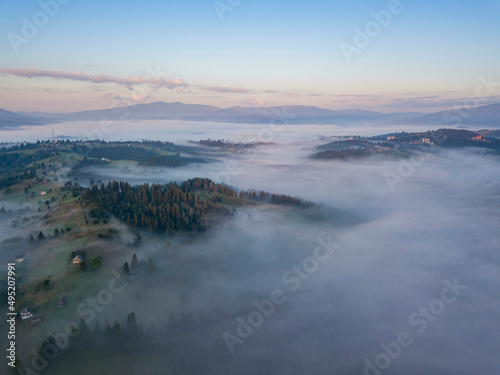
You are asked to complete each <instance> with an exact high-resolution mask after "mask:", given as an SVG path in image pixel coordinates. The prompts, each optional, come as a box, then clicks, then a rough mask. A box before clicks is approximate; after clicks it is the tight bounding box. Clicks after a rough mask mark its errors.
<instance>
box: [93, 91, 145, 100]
mask: <svg viewBox="0 0 500 375" xmlns="http://www.w3.org/2000/svg"><path fill="white" fill-rule="evenodd" d="M101 98H103V99H112V100H117V101H129V100H131V101H133V102H143V101H145V100H147V99H149V95H147V94H145V93H139V92H133V93H131V94H129V95H121V94H116V93H111V92H104V93H102V94H101Z"/></svg>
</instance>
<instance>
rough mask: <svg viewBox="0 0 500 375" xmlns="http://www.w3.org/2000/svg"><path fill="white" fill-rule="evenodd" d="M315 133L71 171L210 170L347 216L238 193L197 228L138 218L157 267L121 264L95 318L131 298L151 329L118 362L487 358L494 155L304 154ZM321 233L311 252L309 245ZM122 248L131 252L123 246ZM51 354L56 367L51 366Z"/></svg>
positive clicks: (472, 369)
mask: <svg viewBox="0 0 500 375" xmlns="http://www.w3.org/2000/svg"><path fill="white" fill-rule="evenodd" d="M384 130H385V129H378V132H379V133H375V132H376V131H377V130H376V129H370V131H369V133H372V134H373V133H374V134H380V133H383V131H384ZM284 133H286V130H284ZM205 135H206V134H203V136H202V137H201V138H207V137H205ZM215 135H216V136H217V134H215ZM320 135H322V134H319V133H318V129H314V131H313V132H309V133H307V135H306V136H304V135H302V136H300V137H298V136H296V137H292V136H290V135H287V136H283V137H281V135H280V137H281V138H277V139H273V140H272V141H273V143H272V144H268V145H260V146H257V147H255V148H254V149H251V150H250V153H249V154H246V155H245V154H234V155H233V154H228V153H225V152H222V151H213V150H205V152H207V155H208V154H209V155H211V157H215V158H216V159H218V160H219V162H217V163H209V164H194V165H188V166H186V167H181V168H152V167H148V168H144V167H138V166H136V167H134V166H131V167H129V168H128V169H125V170H124V169H117V168H112V167H109V168H105V169H102V168H101V169H85V170H83V171H82V176H84V178H83V179H82V184H85V183H87V182H88V180H89V179H90V178H94V179H101V180H103V181H107V180H113V179H116V180H126V181H129V182H130V183H132V184H137V183H142V182H150V183H151V182H160V183H166V182H170V181H182V180H185V179H187V178H191V177H210V178H212V179H214V180H215V181H217V182H225V183H228V184H229V185H231V186H234V187H236V188H238V189H244V190H247V189H258V190H265V191H269V192H273V193H283V194H288V195H292V196H298V197H301V198H304V199H306V200H310V201H312V202H316V203H320V204H325V205H328V206H331V207H335V208H339V209H342V210H345V211H346V212H347V213H349V214H353V215H355V216H356V217H357V218H359V221H358V222H357V223H356V224H350V225H340V224H339V223H338V221H331V220H326V219H325V220H313V219H311V218H310V217H307V216H304V215H303V213H301V212H300V211H296V210H292V209H290V208H285V207H273V206H269V205H258V206H248V207H245V206H244V207H238V208H236V212H235V213H234V215H233V216H232V217H231V218H229V219H227V220H225V221H224V222H222V223H219V224H218V225H217V227H216V228H213V229H212V230H210V231H208V232H206V233H204V234H203V235H201V236H200V237H197V238H188V237H186V236H180V235H179V236H171V235H168V236H160V237H159V236H156V235H152V234H150V233H147V232H141V236H142V238H143V241H142V244H141V245H140V246H139V247H138V248H136V249H135V250H134V252H136V253H137V255H138V257H139V259H140V260H141V261H142V260H144V261H146V260H147V259H148V258H149V257H151V258H152V259H153V260H154V262H155V265H156V267H157V271H158V274H157V275H156V276H155V277H154V278H153V281H151V280H149V281H147V282H146V281H144V280H141V279H140V278H139V277H138V278H137V279H136V280H130V281H129V283H128V286H127V287H126V288H125V291H124V292H123V293H121V294H118V295H117V296H116V298H115V299H114V300H113V302H112V303H111V304H110V305H109V306H107V308H106V309H105V310H104V311H102V312H100V313H99V314H98V315H97V319H96V320H97V321H99V322H100V324H101V326H102V325H103V324H104V322H105V321H106V320H108V321H110V322H111V321H114V320H116V319H121V320H123V319H125V318H126V314H128V313H130V312H132V311H134V312H135V314H136V316H137V321H138V323H140V324H141V325H142V326H143V327H144V328H146V327H152V326H154V327H155V330H154V332H155V333H154V334H151V337H150V338H149V339H148V340H149V341H150V343H149V344H145V345H144V347H139V348H137V349H136V351H135V352H134V354H133V355H131V358H130V359H127V358H122V359H120V360H121V361H125V362H127V361H129V362H130V366H131V367H130V368H134V366H135V365H136V363H137V362H141V361H144V362H146V364H144V363H143V365H144V366H145V367H143V369H144V371H145V373H153V371H157V372H160V373H172V374H182V373H186V374H187V373H189V374H191V373H193V374H256V373H262V374H284V373H287V374H349V375H350V374H356V375H357V374H363V373H365V374H380V373H383V374H402V373H411V374H434V375H447V374H471V373H473V374H490V373H494V372H495V371H496V369H497V368H498V367H499V365H500V360H499V358H498V352H499V350H500V325H499V324H498V321H499V318H500V294H499V293H498V288H499V276H498V275H499V274H500V254H499V249H500V240H499V236H498V227H499V223H500V203H499V202H500V200H499V198H500V174H499V173H498V171H499V162H500V159H499V158H498V156H492V155H487V154H485V153H484V152H481V151H480V150H474V149H466V150H465V149H462V150H451V151H434V152H432V153H429V154H425V155H422V154H419V155H418V156H416V157H415V158H410V160H409V161H399V160H385V159H384V158H369V159H363V160H355V161H314V160H311V159H310V158H309V156H310V155H311V154H312V153H313V152H314V150H315V148H316V147H317V146H318V145H321V144H324V143H328V141H329V139H328V137H331V136H333V135H340V134H332V133H331V132H327V133H326V134H323V135H325V136H326V138H320ZM216 136H215V137H213V136H212V139H216ZM201 138H200V139H201ZM230 140H242V139H230ZM200 149H201V148H200ZM394 178H395V179H394ZM122 232H123V233H125V232H127V230H125V229H124V230H123V231H122ZM124 241H125V240H124ZM167 243H168V244H167ZM325 244H326V246H325ZM333 244H335V245H333ZM328 245H331V246H330V247H329V246H328ZM318 247H319V248H321V247H322V250H321V258H322V260H319V258H318V257H316V258H315V255H318V254H319V250H316V249H317V248H318ZM311 257H312V258H313V259H316V263H314V262H313V263H311V261H310V259H311ZM324 258H326V259H324ZM306 259H308V260H306ZM121 260H123V261H125V260H128V261H129V262H130V254H128V253H127V254H126V255H123V257H122V259H121ZM304 262H305V263H304ZM308 262H309V263H308ZM294 266H300V267H301V268H302V275H303V277H300V276H297V274H295V273H294V271H293V269H294V268H293V267H294ZM305 268H307V269H308V270H309V271H307V270H306V271H304V269H305ZM450 285H451V286H450ZM445 288H446V289H447V292H446V293H444V294H443V289H445ZM276 290H279V291H281V292H282V294H281V295H280V296H281V298H280V297H277V295H279V293H278V294H276V293H275V294H273V291H274V292H276ZM272 296H274V297H275V300H276V301H278V300H279V301H280V303H279V304H278V303H272V312H270V313H269V316H264V315H265V314H263V313H258V314H253V317H254V318H256V317H258V316H261V317H262V322H258V323H259V324H255V327H251V326H250V325H248V327H251V331H252V332H251V335H250V336H249V337H248V338H242V337H241V335H239V334H238V327H239V326H240V325H241V319H243V320H244V321H246V322H247V323H248V319H249V315H251V314H252V313H253V312H255V311H259V310H258V308H257V307H256V305H255V304H254V301H257V302H262V301H264V300H268V301H271V300H273V297H272ZM436 300H438V302H436ZM266 306H269V305H266ZM421 308H425V309H426V310H420V309H421ZM269 309H271V308H269ZM268 311H270V310H268ZM188 313H189V314H192V317H193V319H194V321H193V322H188V323H186V324H185V325H182V326H179V325H175V324H174V323H172V321H171V316H172V315H173V316H174V317H175V319H176V321H177V322H179V321H182V314H188ZM259 314H260V315H259ZM426 314H427V315H426ZM239 318H241V319H239ZM254 323H255V322H254ZM177 324H178V323H177ZM173 327H175V329H174V328H173ZM179 327H180V328H179ZM248 327H247V331H248ZM244 330H245V329H243V331H244ZM240 333H241V329H240ZM225 334H226V335H225ZM227 334H230V335H231V339H230V340H233V341H230V342H229V344H228V337H230V336H228V335H227ZM224 335H225V336H224ZM398 337H399V338H400V339H398ZM401 337H403V339H401ZM235 338H236V341H234V339H235ZM398 340H399V343H398V345H396V346H394V345H392V346H391V343H393V342H398ZM402 342H404V343H405V344H407V345H402ZM381 344H386V345H389V347H390V348H392V350H393V351H392V352H391V351H390V350H391V349H388V351H387V350H386V351H384V349H383V347H382V346H381ZM397 347H399V348H400V350H399V351H398V350H396V349H394V348H397ZM381 353H384V355H383V356H380V354H381ZM132 357H133V358H139V359H132ZM72 358H74V357H72ZM117 358H118V357H116V356H115V357H111V358H110V361H118V359H117ZM387 359H388V360H389V361H387ZM367 361H368V362H367ZM61 368H62V367H55V369H54V371H53V373H63V370H61ZM84 368H85V367H84ZM82 371H83V369H82ZM120 371H121V370H119V369H118V368H116V369H113V368H107V369H106V372H105V373H107V374H115V373H117V374H118V373H120ZM169 371H171V372H169ZM96 373H97V372H96ZM103 373H104V372H103Z"/></svg>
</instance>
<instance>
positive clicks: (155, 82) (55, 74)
mask: <svg viewBox="0 0 500 375" xmlns="http://www.w3.org/2000/svg"><path fill="white" fill-rule="evenodd" d="M0 74H2V75H13V76H18V77H26V78H44V77H45V78H53V79H69V80H72V81H80V82H92V83H114V84H117V85H119V86H126V87H129V88H131V87H133V86H135V85H148V86H150V87H151V88H154V89H160V88H168V89H171V90H172V89H175V88H188V87H189V85H188V84H187V83H186V82H184V81H183V80H182V79H180V78H173V79H170V80H167V79H165V78H160V77H151V78H148V77H116V76H109V75H105V74H97V75H90V74H87V73H85V72H76V73H68V72H63V71H62V70H40V69H33V68H28V69H9V68H8V69H0Z"/></svg>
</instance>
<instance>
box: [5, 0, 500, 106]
mask: <svg viewBox="0 0 500 375" xmlns="http://www.w3.org/2000/svg"><path fill="white" fill-rule="evenodd" d="M392 1H395V0H392ZM42 2H43V3H47V4H50V3H53V2H56V3H57V4H58V8H59V9H58V10H57V11H56V12H54V13H55V14H54V15H53V16H50V15H48V16H47V19H44V18H43V17H44V16H43V14H42V15H40V12H42V13H43V12H46V11H44V10H43V7H42V6H41V5H40V2H39V1H33V0H24V1H22V2H18V1H2V2H0V56H1V59H0V108H4V109H7V110H16V111H18V110H26V111H39V110H46V111H73V110H83V109H94V108H107V107H111V106H114V105H119V104H127V103H136V102H153V101H159V100H162V101H167V102H173V101H181V102H185V103H201V104H210V105H217V106H221V107H229V106H234V105H241V106H249V105H251V106H271V105H291V104H304V105H316V106H319V107H323V108H331V109H341V108H365V109H372V110H379V111H383V112H392V111H396V112H397V111H426V112H429V111H437V110H441V109H446V108H451V107H453V106H454V105H460V104H463V101H464V98H468V97H471V96H474V92H475V88H476V87H477V85H478V78H479V77H481V76H483V77H488V76H490V75H492V76H493V77H494V79H495V80H496V81H500V64H499V63H500V49H499V48H498V39H499V36H500V28H498V19H499V16H500V5H499V2H498V1H496V0H495V1H493V0H491V1H490V0H479V1H475V2H472V1H464V0H458V1H451V0H448V1H447V0H443V1H426V0H419V1H417V0H413V1H411V0H401V1H400V2H399V3H400V4H399V5H397V4H396V3H392V2H391V1H375V0H369V1H347V0H343V1H319V0H317V1H314V0H307V1H293V0H288V1H283V0H274V1H263V0H241V1H238V0H220V1H219V0H218V2H217V4H218V5H219V6H221V7H226V9H229V8H231V10H227V11H226V12H224V13H223V17H222V18H223V19H222V18H221V17H220V15H219V14H218V12H217V11H216V9H215V6H214V1H213V0H182V1H181V0H179V1H177V0H175V1H144V2H137V1H131V0H121V1H99V2H98V1H93V0H87V1H78V0H71V1H67V0H64V1H63V0H60V2H61V3H66V2H67V4H61V3H59V2H57V0H46V1H43V0H42ZM389 3H391V4H392V8H391V9H398V12H397V13H393V14H391V19H390V21H388V22H387V23H386V25H380V22H379V24H378V25H379V26H377V25H374V22H378V21H376V20H375V18H374V16H373V15H372V13H373V12H377V13H378V12H383V13H384V14H386V15H387V12H389V10H388V9H389V8H390V7H391V6H390V5H389ZM224 4H226V5H224ZM230 4H234V5H230ZM52 5H53V4H52ZM52 9H53V8H52ZM37 15H38V23H39V24H40V25H42V26H41V27H37V26H36V25H35V27H36V28H37V29H38V30H37V32H36V35H34V36H30V35H28V37H26V36H27V35H25V34H23V29H22V28H23V24H24V21H23V18H26V19H27V20H28V21H29V22H32V23H33V22H35V21H36V20H37V19H36V17H37ZM34 17H35V20H33V18H34ZM45 21H46V25H44V22H45ZM35 23H36V22H35ZM369 25H371V27H372V29H371V30H372V31H371V32H372V36H368V38H369V40H370V43H369V45H368V46H362V48H358V47H360V45H356V43H355V41H354V38H355V36H356V34H357V32H356V31H355V30H356V28H359V29H360V30H362V31H364V32H366V31H367V29H366V28H367V27H368V26H369ZM377 27H378V29H377ZM368 30H370V29H369V28H368ZM17 37H19V38H24V41H23V42H19V40H20V39H15V42H12V38H17ZM341 45H344V46H346V45H349V46H352V47H353V48H355V49H356V53H352V54H351V55H350V56H349V58H346V54H345V53H343V51H342V49H341V47H340V46H341ZM16 49H17V51H16ZM99 77H100V78H99ZM102 77H106V78H105V79H103V78H102ZM134 77H135V78H134ZM495 77H496V78H495ZM498 90H499V91H500V88H499V89H498ZM499 98H500V93H492V94H491V95H489V96H488V97H482V98H480V99H479V102H480V103H481V104H487V103H491V102H495V101H500V99H499Z"/></svg>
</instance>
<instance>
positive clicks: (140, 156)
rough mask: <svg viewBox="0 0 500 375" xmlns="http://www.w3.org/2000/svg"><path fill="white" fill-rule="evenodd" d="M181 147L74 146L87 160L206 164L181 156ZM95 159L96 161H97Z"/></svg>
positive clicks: (159, 144) (160, 144)
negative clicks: (165, 152) (164, 152)
mask: <svg viewBox="0 0 500 375" xmlns="http://www.w3.org/2000/svg"><path fill="white" fill-rule="evenodd" d="M178 149H179V147H177V146H175V145H174V144H173V143H169V142H166V143H164V142H143V143H129V144H121V143H119V144H115V143H113V144H107V143H98V144H92V145H85V144H80V143H75V144H73V147H72V150H73V152H75V153H77V154H79V155H83V156H85V158H95V159H98V161H100V159H110V160H133V161H137V162H139V164H141V165H149V166H162V167H179V166H183V165H187V164H189V163H202V162H205V160H204V159H202V158H192V157H184V156H181V155H180V154H179V152H178ZM161 151H169V152H175V153H174V154H173V155H164V154H162V153H161ZM95 159H94V160H95ZM86 165H88V164H85V163H80V164H79V165H77V166H75V168H79V167H80V168H81V167H84V166H86Z"/></svg>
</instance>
